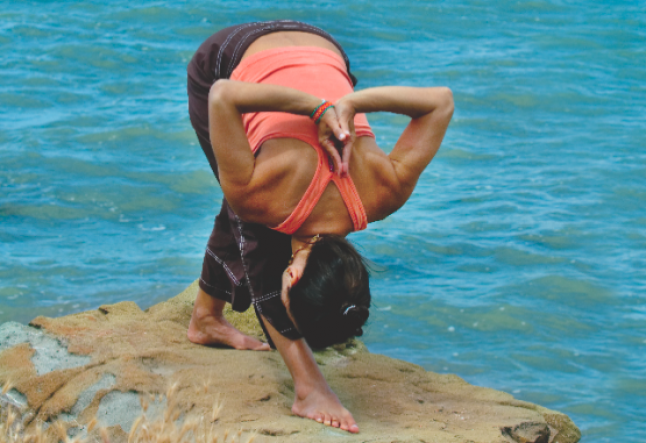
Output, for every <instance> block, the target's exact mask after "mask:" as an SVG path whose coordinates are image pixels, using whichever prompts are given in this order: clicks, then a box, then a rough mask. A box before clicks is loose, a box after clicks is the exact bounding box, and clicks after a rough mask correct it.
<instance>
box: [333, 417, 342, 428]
mask: <svg viewBox="0 0 646 443" xmlns="http://www.w3.org/2000/svg"><path fill="white" fill-rule="evenodd" d="M339 426H340V424H339V420H336V419H334V420H332V427H333V428H338V427H339Z"/></svg>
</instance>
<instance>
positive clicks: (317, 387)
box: [263, 317, 359, 434]
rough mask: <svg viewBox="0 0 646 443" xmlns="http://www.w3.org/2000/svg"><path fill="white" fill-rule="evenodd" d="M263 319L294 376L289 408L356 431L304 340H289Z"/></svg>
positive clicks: (357, 428)
mask: <svg viewBox="0 0 646 443" xmlns="http://www.w3.org/2000/svg"><path fill="white" fill-rule="evenodd" d="M263 321H264V323H265V327H266V328H267V331H268V332H269V335H270V336H271V339H272V340H273V342H274V344H275V345H276V348H277V349H278V352H280V355H281V356H282V357H283V360H284V361H285V364H286V365H287V368H288V369H289V372H290V373H291V374H292V378H293V379H294V387H295V391H296V398H295V399H294V405H293V406H292V412H293V413H294V414H296V415H299V416H301V417H305V418H309V419H311V420H316V421H317V422H319V423H323V424H325V425H327V426H333V427H335V428H341V429H343V430H344V431H348V432H352V433H353V434H356V433H358V432H359V426H357V422H355V421H354V418H353V417H352V414H350V412H349V411H348V410H347V409H345V408H344V407H343V405H342V404H341V402H340V401H339V399H338V397H337V396H336V394H335V393H334V392H332V390H331V389H330V387H329V386H328V384H327V382H326V381H325V378H324V377H323V374H321V371H320V370H319V367H318V366H317V364H316V361H315V360H314V356H313V355H312V351H311V350H310V348H309V346H307V343H306V342H305V340H304V339H300V340H289V339H287V338H285V337H283V336H282V335H280V333H279V332H278V331H276V329H274V327H273V326H272V325H271V323H269V322H268V321H267V320H266V319H265V318H264V317H263Z"/></svg>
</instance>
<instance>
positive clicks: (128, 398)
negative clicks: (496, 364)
mask: <svg viewBox="0 0 646 443" xmlns="http://www.w3.org/2000/svg"><path fill="white" fill-rule="evenodd" d="M196 291H197V285H196V284H193V285H191V286H190V287H189V288H188V289H187V290H186V291H184V292H182V293H181V294H179V295H178V296H176V297H174V298H172V299H170V300H168V301H166V302H163V303H160V304H158V305H155V306H153V307H151V308H150V309H148V310H146V311H142V310H141V309H140V308H139V307H138V306H137V305H136V304H135V303H132V302H123V303H117V304H115V305H106V306H101V307H100V308H99V309H97V310H95V311H88V312H83V313H80V314H74V315H69V316H66V317H62V318H45V317H38V318H36V319H34V320H33V321H32V322H31V323H30V325H29V326H24V325H20V324H17V323H6V324H4V325H1V326H0V383H2V384H4V383H7V382H11V383H12V386H13V389H11V390H8V391H7V392H5V393H4V394H2V396H1V397H0V405H3V409H6V408H7V407H14V408H22V409H25V408H28V410H29V411H31V415H29V414H26V415H25V416H24V417H26V418H25V423H24V425H25V426H26V427H27V430H29V429H30V428H33V427H35V426H38V424H43V423H44V424H45V427H47V425H48V424H49V423H52V422H53V421H55V420H62V421H63V422H65V424H64V426H63V428H64V429H63V432H67V434H68V435H79V434H80V435H81V436H84V435H86V432H87V430H86V428H87V427H88V424H89V423H90V422H91V421H92V419H93V418H94V417H97V419H98V420H99V422H100V423H101V424H102V425H103V426H105V427H106V428H107V429H108V431H107V434H106V435H108V437H109V439H110V441H111V442H112V443H121V442H124V443H125V442H126V441H127V439H128V435H127V432H128V431H130V427H131V426H132V425H133V423H134V424H135V425H136V424H137V423H139V422H138V421H137V417H138V416H140V415H142V414H143V413H144V410H145V411H146V412H145V414H146V416H147V417H154V416H160V415H161V414H169V412H168V411H169V410H177V411H178V412H177V413H176V416H174V417H171V418H168V417H167V418H168V419H169V420H177V422H178V423H180V422H182V421H184V422H187V423H188V422H191V420H192V421H193V422H196V420H202V421H205V420H206V421H207V422H208V423H209V425H210V423H211V420H212V419H213V418H214V417H215V416H214V414H217V415H218V416H217V420H215V424H214V425H213V426H217V429H220V430H221V431H222V432H226V431H227V430H229V431H231V432H232V433H237V432H238V431H241V432H243V433H245V434H247V435H249V434H251V433H255V434H256V435H257V437H256V440H255V441H257V442H258V441H260V442H263V441H267V442H270V441H281V442H299V443H307V442H327V441H349V442H352V441H356V442H375V443H377V442H384V443H385V442H420V441H421V442H431V441H432V442H473V443H476V442H483V443H484V442H486V443H491V442H517V443H521V442H534V443H543V442H548V443H554V442H556V443H566V442H567V443H569V442H572V443H574V442H577V441H578V440H579V438H580V432H579V430H578V429H577V428H576V426H575V425H574V424H573V423H572V421H571V420H570V419H569V418H568V417H567V416H565V415H563V414H560V413H558V412H555V411H550V410H548V409H545V408H542V407H540V406H537V405H534V404H531V403H527V402H522V401H518V400H515V399H514V398H513V397H512V396H511V395H509V394H506V393H503V392H499V391H495V390H492V389H487V388H480V387H476V386H472V385H470V384H468V383H467V382H465V381H464V380H462V379H461V378H459V377H457V376H455V375H440V374H435V373H432V372H426V371H425V370H424V369H423V368H421V367H419V366H416V365H414V364H411V363H406V362H404V361H399V360H394V359H391V358H388V357H385V356H382V355H376V354H371V353H369V352H368V351H367V350H366V348H365V346H364V345H363V344H362V343H361V342H360V341H357V340H351V341H349V342H348V343H345V344H343V345H339V346H334V347H331V348H328V349H326V350H324V351H322V352H317V353H316V354H315V357H316V360H317V362H318V363H319V365H320V366H321V370H322V371H323V374H324V375H325V377H326V378H327V380H328V381H329V383H330V385H331V387H332V389H333V390H334V391H335V392H336V393H337V394H338V396H339V398H340V399H341V401H342V402H343V404H344V405H345V406H346V407H347V408H348V409H349V410H350V411H352V413H353V415H354V417H355V419H356V420H357V422H358V424H359V426H360V428H361V433H360V434H358V435H351V434H348V433H345V432H343V431H340V430H338V429H333V428H327V427H325V426H323V425H320V424H318V423H316V422H313V421H310V420H305V419H302V418H299V417H295V416H293V415H291V410H290V408H291V404H292V402H293V397H294V386H293V382H292V380H291V377H290V375H289V372H288V371H287V369H286V368H285V365H284V363H283V362H282V359H281V358H280V355H278V353H276V352H252V351H235V350H231V349H222V348H208V347H204V346H198V345H194V344H192V343H190V342H189V341H188V340H187V338H186V328H187V326H188V323H189V320H190V315H191V310H192V306H193V300H194V298H195V293H196ZM225 314H226V315H227V318H228V319H229V321H231V322H232V323H233V324H234V325H235V326H236V327H238V328H239V329H241V330H242V331H243V332H245V333H247V334H250V335H253V336H257V337H262V330H261V329H260V326H259V325H258V323H257V321H256V319H255V316H254V314H253V311H252V310H250V311H247V312H246V313H243V314H238V313H234V312H232V311H227V312H226V313H225ZM169 386H172V388H171V390H170V393H167V392H169V391H168V390H169ZM170 404H172V405H170ZM4 405H7V406H4ZM8 405H12V406H8ZM214 411H215V412H214ZM218 411H219V413H218ZM151 419H152V418H151ZM51 428H55V427H54V426H52V427H51ZM50 432H52V433H53V432H54V431H53V430H51V429H50ZM53 435H54V434H52V436H53ZM236 435H238V434H236ZM276 437H280V438H279V439H276ZM52 438H53V439H56V438H58V437H52ZM238 441H240V439H238Z"/></svg>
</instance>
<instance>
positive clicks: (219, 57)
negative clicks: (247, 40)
mask: <svg viewBox="0 0 646 443" xmlns="http://www.w3.org/2000/svg"><path fill="white" fill-rule="evenodd" d="M257 23H258V22H253V23H247V24H244V25H240V26H239V27H237V28H236V29H234V30H233V32H231V34H229V35H228V36H227V38H226V40H225V41H224V43H222V45H221V46H220V50H219V51H218V59H217V62H216V63H215V77H216V78H220V62H221V61H222V54H223V53H224V48H225V47H226V46H227V44H229V42H230V41H231V39H232V38H233V37H234V36H235V35H236V34H237V33H238V32H240V31H241V30H243V29H245V28H248V27H249V26H253V25H255V24H257Z"/></svg>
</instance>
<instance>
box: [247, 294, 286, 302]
mask: <svg viewBox="0 0 646 443" xmlns="http://www.w3.org/2000/svg"><path fill="white" fill-rule="evenodd" d="M279 295H280V291H274V292H270V293H269V294H265V295H263V296H262V297H260V298H259V299H258V300H254V301H253V302H254V303H260V302H263V301H267V300H269V299H272V298H274V297H277V296H279Z"/></svg>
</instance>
